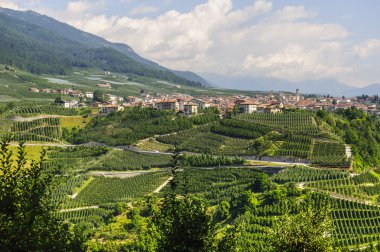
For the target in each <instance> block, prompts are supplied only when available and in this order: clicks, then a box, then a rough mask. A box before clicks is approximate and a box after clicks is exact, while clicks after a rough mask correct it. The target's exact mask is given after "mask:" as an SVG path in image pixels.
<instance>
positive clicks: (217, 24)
mask: <svg viewBox="0 0 380 252" xmlns="http://www.w3.org/2000/svg"><path fill="white" fill-rule="evenodd" d="M120 1H122V2H127V3H130V2H131V1H132V0H120ZM1 2H2V0H0V4H1ZM99 4H103V6H106V2H105V1H104V0H103V1H102V0H98V1H96V2H90V1H87V0H79V1H72V2H70V3H69V4H68V5H67V8H66V10H65V11H64V12H61V13H46V14H51V15H53V16H54V17H56V18H58V19H60V20H62V21H65V22H68V23H69V24H71V25H73V26H75V27H77V28H79V29H82V30H85V31H87V32H90V33H95V34H97V35H100V36H102V37H105V38H106V39H108V40H111V41H114V42H122V43H126V44H128V45H130V46H132V48H134V49H135V51H137V52H138V53H139V54H141V55H142V56H144V57H146V58H148V59H151V60H154V61H157V62H159V63H160V64H162V65H165V66H167V67H170V68H173V69H179V70H192V71H198V72H214V73H219V74H225V75H239V76H265V77H276V78H284V79H289V80H298V81H300V80H306V79H322V78H336V79H338V80H341V81H348V82H349V83H350V82H351V81H352V82H354V83H353V84H357V85H362V84H364V83H363V81H360V75H361V74H363V73H368V72H369V70H368V69H374V68H375V69H378V68H379V67H378V65H377V66H370V67H369V66H368V67H367V66H363V65H364V64H363V65H361V66H357V65H355V57H356V58H357V57H358V56H359V57H361V58H362V59H365V58H367V57H369V56H370V55H372V54H374V53H376V52H379V51H380V40H376V39H373V40H368V41H364V42H362V43H358V44H357V45H355V46H352V43H351V42H350V33H349V31H347V30H346V29H345V27H343V26H342V25H340V24H336V23H328V22H321V21H320V20H318V19H317V17H318V11H316V10H315V9H308V8H305V7H304V6H284V7H283V8H281V9H276V10H274V9H273V4H272V2H271V1H269V0H256V1H254V2H252V3H251V4H250V5H248V6H246V7H244V8H240V9H239V8H236V7H234V5H233V1H232V0H208V1H207V2H205V3H202V4H199V5H197V6H195V7H194V8H193V9H192V10H190V11H188V12H183V13H181V12H178V11H175V10H170V11H167V12H165V13H161V14H160V15H158V16H156V17H154V18H149V17H141V18H140V17H136V16H135V15H139V14H144V13H145V14H147V13H152V12H157V11H158V9H157V8H155V7H152V6H145V5H140V6H137V7H136V8H135V9H132V10H130V11H129V12H127V13H129V14H128V15H127V16H106V15H104V14H103V13H102V12H101V8H99ZM316 19H317V21H316ZM365 67H367V68H366V69H364V68H365ZM348 78H349V79H348ZM376 78H377V76H376V74H374V73H372V74H371V75H369V76H368V75H366V80H365V81H368V80H369V79H371V80H372V81H376V80H375V79H376ZM377 81H379V80H377ZM352 82H351V83H352Z"/></svg>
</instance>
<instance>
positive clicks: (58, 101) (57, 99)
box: [54, 96, 63, 104]
mask: <svg viewBox="0 0 380 252" xmlns="http://www.w3.org/2000/svg"><path fill="white" fill-rule="evenodd" d="M62 102H63V101H62V98H61V96H57V97H55V99H54V103H55V104H61V103H62Z"/></svg>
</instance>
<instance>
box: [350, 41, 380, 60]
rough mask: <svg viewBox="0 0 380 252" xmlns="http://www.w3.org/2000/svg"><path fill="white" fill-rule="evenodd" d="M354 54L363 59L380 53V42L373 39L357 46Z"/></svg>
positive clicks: (354, 48)
mask: <svg viewBox="0 0 380 252" xmlns="http://www.w3.org/2000/svg"><path fill="white" fill-rule="evenodd" d="M352 49H353V52H354V53H355V54H357V55H358V56H359V57H361V58H367V57H369V56H371V55H375V54H378V53H380V40H378V39H371V40H367V41H364V42H362V43H360V44H358V45H355V46H354V47H353V48H352Z"/></svg>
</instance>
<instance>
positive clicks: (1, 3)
mask: <svg viewBox="0 0 380 252" xmlns="http://www.w3.org/2000/svg"><path fill="white" fill-rule="evenodd" d="M0 7H2V8H7V9H12V10H20V7H19V6H18V5H17V4H15V3H13V2H10V1H7V0H0Z"/></svg>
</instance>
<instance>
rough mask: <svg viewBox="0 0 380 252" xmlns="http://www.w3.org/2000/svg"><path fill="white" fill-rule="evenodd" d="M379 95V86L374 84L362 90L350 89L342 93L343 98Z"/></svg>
mask: <svg viewBox="0 0 380 252" xmlns="http://www.w3.org/2000/svg"><path fill="white" fill-rule="evenodd" d="M362 94H366V95H380V84H379V83H374V84H371V85H368V86H366V87H363V88H355V89H351V90H349V91H347V92H345V93H344V95H345V96H359V95H362Z"/></svg>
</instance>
